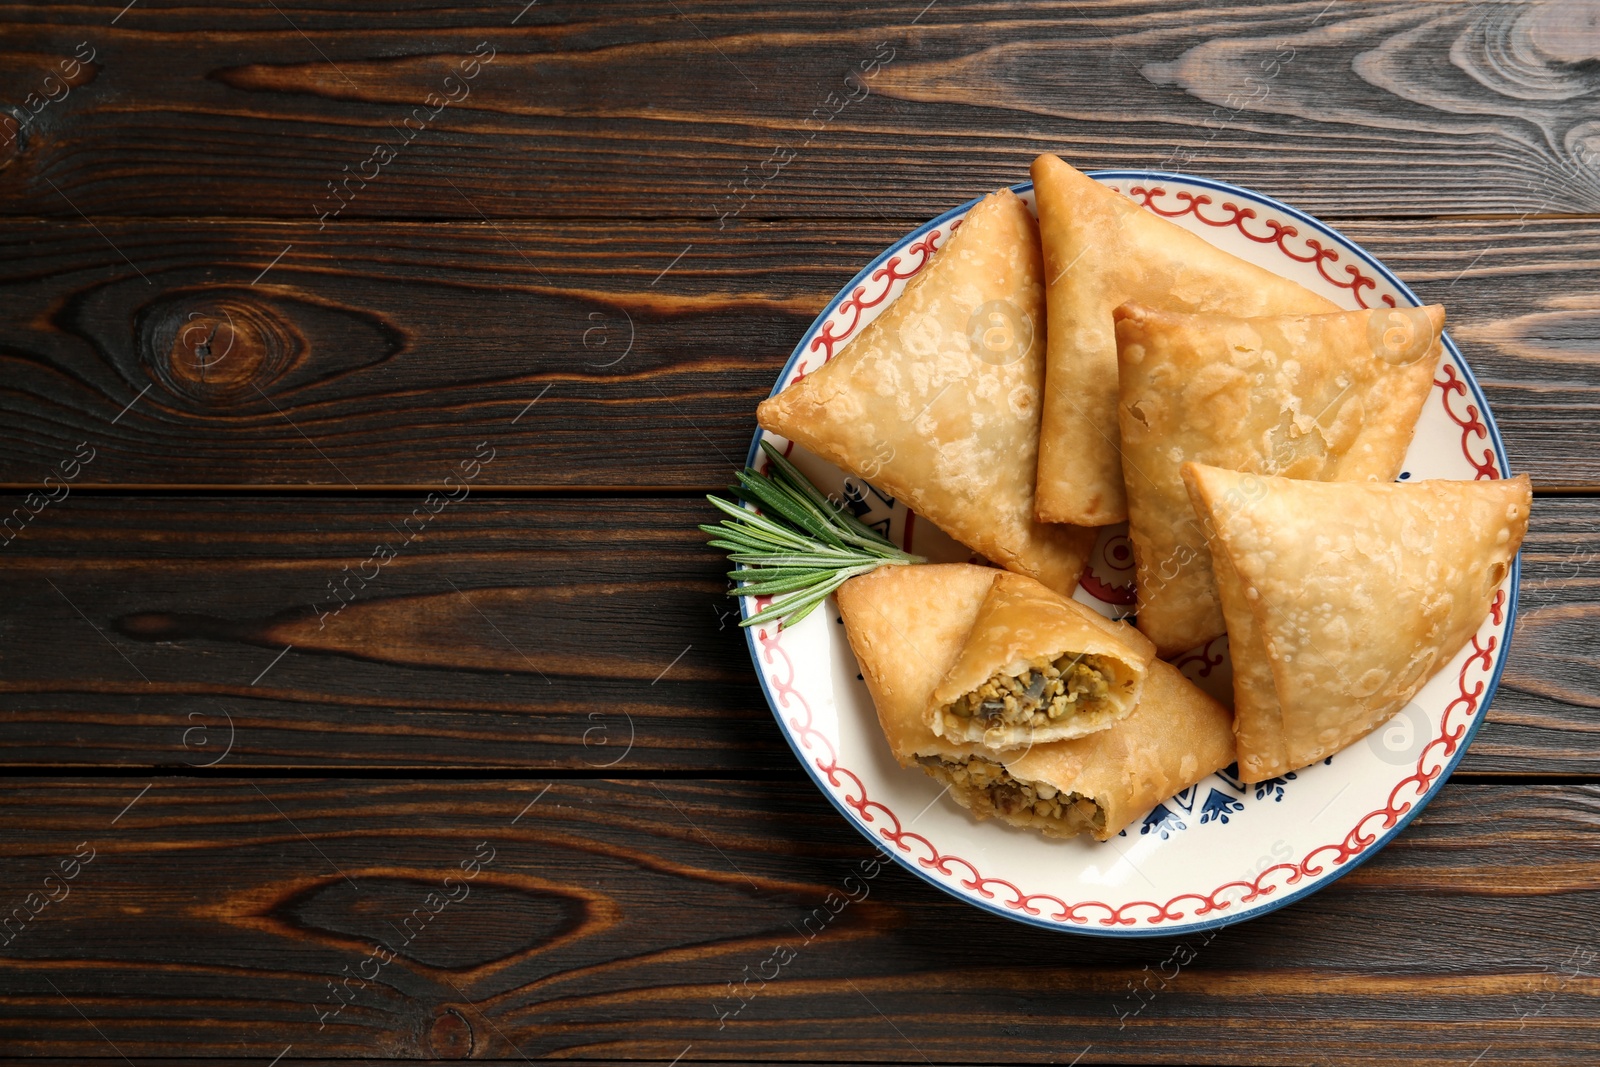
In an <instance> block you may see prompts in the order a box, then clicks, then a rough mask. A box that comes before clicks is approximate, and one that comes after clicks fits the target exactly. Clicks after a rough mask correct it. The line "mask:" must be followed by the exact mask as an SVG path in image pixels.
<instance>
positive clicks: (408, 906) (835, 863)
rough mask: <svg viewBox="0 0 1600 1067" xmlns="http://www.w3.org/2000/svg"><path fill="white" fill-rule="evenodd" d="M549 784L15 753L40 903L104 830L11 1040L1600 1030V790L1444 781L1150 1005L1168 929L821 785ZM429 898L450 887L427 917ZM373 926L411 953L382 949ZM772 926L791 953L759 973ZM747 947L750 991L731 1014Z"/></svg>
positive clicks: (1384, 1045) (811, 1045)
mask: <svg viewBox="0 0 1600 1067" xmlns="http://www.w3.org/2000/svg"><path fill="white" fill-rule="evenodd" d="M546 784H547V783H537V782H508V781H471V782H452V783H415V782H405V781H395V782H388V783H371V782H350V781H302V780H275V781H259V782H254V783H250V782H230V783H225V784H224V783H199V782H192V781H191V782H183V781H171V780H162V781H158V782H156V783H155V784H154V785H152V786H151V788H150V789H149V790H148V792H144V793H141V792H140V789H141V787H142V783H138V782H136V781H127V782H101V781H94V782H81V781H62V780H55V781H48V782H29V781H20V780H11V781H8V782H6V783H5V784H4V786H3V787H0V788H3V793H4V798H5V806H6V811H7V818H8V823H9V826H10V831H9V832H8V834H7V835H6V838H5V840H4V841H3V842H0V855H3V856H4V862H5V864H6V868H7V871H8V878H7V885H8V889H9V892H10V894H11V895H12V896H14V897H16V898H18V899H17V901H15V903H18V904H20V903H21V900H22V897H23V895H24V894H25V893H26V892H28V891H30V890H32V888H33V885H34V883H36V882H39V883H41V884H42V879H43V878H44V876H45V875H46V874H48V873H49V872H50V871H51V870H54V869H55V868H56V867H57V865H58V864H59V862H60V859H61V858H62V857H65V856H69V855H71V854H73V853H74V852H75V851H82V850H83V849H89V850H92V851H93V858H92V859H91V860H89V861H88V862H87V863H86V864H81V865H80V867H79V869H78V873H77V876H76V878H74V879H71V880H69V881H67V882H66V885H67V889H68V892H67V895H65V896H64V897H61V898H60V899H59V900H58V901H57V902H56V903H54V904H50V905H48V906H46V907H45V908H44V909H43V910H42V911H41V912H40V913H39V914H38V915H37V916H36V917H35V918H34V919H33V920H32V921H31V922H29V923H27V924H26V925H21V926H18V925H15V924H14V926H13V928H12V929H13V931H18V932H14V933H13V935H12V940H11V943H10V944H8V945H7V946H6V948H5V951H4V954H3V956H0V973H3V975H4V978H3V981H4V983H5V986H6V988H7V990H8V993H9V997H8V1010H7V1012H6V1014H5V1017H4V1018H3V1019H0V1042H3V1044H4V1046H5V1047H6V1048H7V1050H8V1051H9V1052H11V1053H12V1054H13V1055H28V1054H32V1053H49V1054H52V1055H56V1056H82V1057H104V1056H110V1055H114V1053H112V1051H111V1049H110V1048H109V1047H108V1045H114V1046H115V1048H116V1050H117V1051H120V1052H121V1053H122V1054H123V1055H127V1056H171V1055H177V1054H180V1053H181V1054H183V1055H189V1056H235V1057H247V1058H249V1059H252V1060H256V1059H259V1060H260V1062H263V1063H264V1062H266V1061H267V1060H269V1059H271V1057H272V1056H274V1055H277V1054H278V1053H279V1052H281V1051H282V1050H283V1049H284V1047H285V1046H286V1045H289V1044H292V1045H293V1046H294V1055H295V1056H304V1057H314V1056H351V1057H353V1056H372V1055H378V1056H386V1057H405V1056H431V1057H441V1056H445V1057H448V1056H450V1055H452V1054H454V1055H468V1054H470V1055H472V1056H483V1057H492V1058H500V1059H511V1058H516V1057H518V1056H519V1055H521V1056H527V1057H529V1058H545V1057H560V1058H597V1059H623V1060H633V1059H653V1060H659V1061H662V1062H665V1061H668V1060H671V1059H672V1058H673V1057H675V1056H679V1055H683V1056H684V1057H685V1059H686V1060H688V1061H700V1062H705V1061H712V1060H722V1059H733V1060H738V1059H746V1060H758V1061H766V1060H817V1059H833V1058H850V1059H856V1060H863V1059H864V1060H872V1061H880V1062H881V1061H889V1062H922V1061H923V1060H924V1059H927V1060H931V1061H934V1062H947V1061H973V1060H981V1061H983V1062H1043V1061H1045V1060H1055V1061H1057V1062H1061V1061H1063V1060H1070V1058H1071V1057H1072V1056H1073V1055H1077V1054H1078V1053H1079V1052H1080V1050H1083V1049H1085V1047H1089V1048H1092V1049H1093V1050H1094V1051H1093V1053H1092V1054H1091V1055H1089V1056H1087V1057H1086V1058H1085V1060H1084V1061H1081V1062H1100V1063H1105V1062H1144V1063H1151V1062H1159V1063H1168V1062H1172V1063H1176V1062H1187V1061H1192V1057H1193V1055H1194V1053H1195V1051H1196V1050H1203V1053H1202V1054H1203V1056H1204V1057H1205V1058H1206V1059H1208V1060H1211V1061H1213V1062H1261V1061H1269V1060H1270V1061H1275V1062H1278V1061H1283V1060H1285V1059H1292V1060H1295V1061H1296V1062H1315V1063H1327V1064H1344V1063H1356V1062H1361V1063H1374V1062H1396V1063H1398V1062H1425V1063H1437V1064H1452V1063H1454V1064H1459V1063H1464V1062H1470V1060H1471V1059H1472V1057H1473V1056H1476V1055H1479V1054H1480V1053H1483V1051H1484V1050H1485V1049H1486V1048H1487V1049H1489V1050H1490V1052H1491V1054H1492V1053H1493V1052H1495V1051H1496V1050H1498V1051H1499V1052H1500V1053H1501V1056H1502V1059H1503V1060H1504V1061H1505V1062H1518V1063H1536V1062H1548V1063H1559V1062H1575V1061H1578V1060H1581V1059H1583V1058H1585V1057H1586V1056H1589V1055H1592V1054H1593V1052H1594V1051H1595V1050H1596V1048H1600V1008H1597V1003H1600V1002H1597V996H1596V994H1597V993H1600V986H1597V984H1596V981H1595V979H1594V978H1593V977H1592V976H1591V975H1592V966H1591V961H1592V960H1593V957H1594V953H1595V949H1594V946H1593V944H1592V938H1593V929H1592V923H1591V922H1590V921H1589V916H1590V915H1591V914H1592V912H1593V909H1594V907H1595V906H1596V904H1597V903H1600V864H1597V861H1596V856H1597V855H1600V852H1597V847H1596V846H1597V843H1600V842H1597V840H1596V833H1597V827H1600V790H1596V789H1595V788H1593V787H1577V786H1572V787H1525V786H1515V787H1514V786H1463V785H1451V786H1448V787H1447V788H1446V789H1445V791H1444V793H1443V795H1442V796H1441V797H1440V798H1439V799H1438V800H1437V801H1436V802H1435V803H1434V804H1433V805H1432V806H1431V807H1430V808H1429V809H1428V810H1427V811H1426V812H1425V813H1424V814H1423V815H1422V816H1421V817H1420V818H1418V819H1417V820H1416V822H1415V823H1414V824H1413V825H1412V826H1411V827H1409V828H1408V829H1407V830H1406V831H1405V832H1404V833H1403V834H1402V835H1401V836H1400V837H1399V838H1397V839H1396V841H1395V842H1394V843H1393V844H1392V845H1391V846H1390V847H1388V848H1386V849H1385V850H1383V851H1382V852H1381V853H1380V854H1379V855H1378V856H1377V857H1375V858H1374V859H1373V860H1371V861H1370V862H1368V863H1367V864H1366V865H1364V866H1362V867H1360V868H1359V869H1357V870H1356V871H1354V872H1353V873H1352V874H1350V875H1349V876H1348V877H1345V878H1344V879H1342V880H1340V881H1339V882H1337V883H1335V884H1333V885H1331V886H1330V887H1329V888H1327V889H1325V890H1323V891H1321V892H1319V893H1318V894H1317V895H1315V896H1314V897H1312V898H1309V899H1308V900H1306V901H1303V902H1300V903H1298V904H1295V905H1292V906H1290V907H1288V908H1286V909H1284V910H1281V911H1278V912H1275V913H1272V914H1270V915H1267V916H1263V917H1261V918H1258V919H1255V920H1252V921H1250V922H1248V923H1244V924H1242V925H1240V926H1236V927H1231V928H1227V929H1224V930H1222V931H1221V932H1219V933H1217V934H1216V935H1215V937H1211V938H1208V937H1206V935H1204V934H1201V935H1196V936H1191V937H1188V938H1185V939H1183V941H1184V943H1186V944H1187V945H1188V947H1189V949H1190V950H1191V951H1192V952H1193V955H1194V958H1193V960H1192V962H1190V963H1189V965H1188V966H1186V967H1180V968H1176V970H1177V971H1178V973H1177V974H1176V975H1175V976H1174V975H1173V974H1172V969H1170V968H1169V969H1167V971H1166V973H1167V977H1166V978H1165V979H1162V978H1159V977H1158V978H1157V979H1156V980H1155V981H1150V983H1149V985H1148V987H1147V988H1148V989H1149V991H1150V992H1148V993H1146V996H1145V1006H1144V1008H1143V1010H1141V1011H1139V1012H1137V1014H1135V1013H1133V1011H1132V1008H1133V1006H1135V1005H1137V1004H1138V1003H1139V1001H1138V1000H1137V999H1136V998H1134V997H1133V995H1132V992H1131V990H1132V988H1135V987H1140V988H1145V987H1144V986H1142V985H1141V983H1144V982H1146V981H1147V975H1149V974H1155V973H1157V972H1158V971H1160V970H1162V969H1163V968H1162V964H1163V963H1164V962H1165V961H1167V960H1170V959H1172V958H1173V952H1174V950H1175V948H1176V944H1177V943H1176V942H1175V941H1174V940H1173V939H1162V940H1157V941H1153V942H1152V941H1142V940H1133V941H1128V940H1122V941H1116V940H1112V941H1106V940H1093V939H1069V938H1068V937H1067V936H1066V935H1051V934H1046V933H1041V932H1039V931H1035V930H1032V929H1029V928H1026V927H1024V926H1021V925H1019V924H1016V923H1013V922H1011V921H1009V920H1007V919H1003V918H999V917H995V916H989V915H986V914H983V913H981V912H978V911H977V910H975V909H973V908H971V907H969V906H967V905H965V904H962V903H959V902H957V901H955V900H953V899H951V898H949V897H947V896H945V895H944V894H943V893H941V892H939V891H938V890H936V889H934V888H932V887H930V886H927V885H925V884H923V883H921V882H920V881H918V880H917V879H916V878H914V877H913V876H912V875H910V874H908V873H906V872H904V871H902V870H901V869H899V868H898V867H895V866H893V865H890V864H888V863H887V862H886V861H884V862H883V863H882V865H881V867H879V866H863V863H864V862H865V863H867V864H869V865H870V864H873V862H874V861H873V857H874V856H876V855H877V854H876V853H875V852H874V851H873V850H872V849H871V848H870V847H869V846H868V845H867V844H866V842H864V841H863V840H862V839H861V838H859V837H858V836H856V834H855V833H854V832H853V831H852V830H850V829H849V828H848V827H847V826H846V825H845V823H844V822H843V821H842V820H841V819H840V818H839V816H838V815H837V814H836V813H835V812H834V811H833V809H831V808H830V807H829V806H828V805H827V804H826V803H825V802H824V801H822V800H821V798H819V797H818V796H817V795H816V794H815V792H814V791H812V790H811V788H810V787H809V786H808V785H792V786H791V785H785V784H777V783H763V784H754V783H749V784H747V783H738V782H722V783H696V782H670V783H668V782H662V783H611V782H585V783H577V782H556V783H554V784H550V785H549V788H548V791H547V792H546V791H545V790H546ZM534 802H536V803H534ZM530 803H532V806H531V807H530V806H529V805H530ZM80 843H83V844H82V845H80ZM83 854H85V855H87V852H83ZM475 855H476V856H481V857H485V858H486V860H487V861H486V862H483V863H481V864H480V867H479V869H478V870H477V872H476V874H475V877H473V878H472V879H464V873H466V872H467V871H470V870H471V868H470V866H469V867H468V868H463V867H462V863H463V862H464V861H465V862H469V863H470V860H471V858H472V857H474V856H475ZM1487 870H1493V871H1496V872H1497V874H1496V877H1495V878H1493V879H1487V878H1484V877H1483V876H1482V874H1481V872H1483V871H1487ZM852 873H854V874H855V875H856V877H855V878H854V879H853V880H851V881H847V880H846V879H847V878H848V877H849V876H850V875H851V874H852ZM447 876H453V878H454V879H455V882H454V883H453V884H447V883H445V881H444V879H445V878H446V877H447ZM60 881H61V879H60V878H59V877H58V879H57V882H58V883H59V882H60ZM461 885H466V895H465V897H464V898H462V899H460V900H458V901H456V902H452V903H450V904H448V905H439V904H437V903H435V902H432V901H429V902H428V903H427V905H426V908H425V907H424V902H425V901H427V900H428V894H429V893H430V892H438V893H444V892H449V893H452V894H454V895H456V896H458V897H459V896H460V895H461V889H460V888H459V886H461ZM841 887H843V888H842V890H841ZM55 892H56V893H57V895H58V897H60V894H61V890H60V889H56V890H55ZM830 893H833V894H834V896H833V897H830V896H829V894H830ZM846 894H848V896H850V897H854V898H855V902H854V903H850V904H846V905H843V906H840V905H837V904H834V905H831V906H830V907H837V908H838V909H839V910H838V911H837V914H835V915H832V916H831V918H830V921H828V922H827V923H825V924H824V923H821V922H820V921H818V920H816V919H814V918H811V917H812V916H813V915H814V910H815V909H818V908H823V907H824V906H825V903H826V902H827V901H829V900H843V899H845V895H846ZM419 908H422V909H424V910H425V911H426V910H427V909H428V908H432V909H434V910H435V911H436V912H437V918H436V919H433V920H431V923H430V924H426V925H423V924H420V923H414V922H413V921H412V920H410V918H409V917H410V916H411V914H412V912H413V910H414V909H419ZM824 914H828V910H827V909H826V908H825V910H824ZM1444 915H1448V917H1449V918H1448V921H1441V916H1444ZM808 918H810V920H811V921H810V924H809V925H806V923H807V920H808ZM818 930H820V931H821V932H820V934H819V933H817V931H818ZM1399 931H1405V932H1406V933H1405V934H1404V936H1400V935H1399V934H1398V933H1397V932H1399ZM808 932H809V933H811V934H812V937H811V938H810V939H809V940H808V939H807V937H806V933H808ZM1421 939H1426V949H1425V950H1420V945H1419V941H1420V940H1421ZM375 943H383V944H384V945H386V946H387V948H388V949H389V950H390V951H393V952H394V953H395V954H396V958H395V959H394V961H393V962H391V963H389V964H388V965H387V966H384V967H381V968H379V967H377V966H376V965H375V962H374V961H371V960H370V957H371V954H372V953H373V951H374V948H373V946H374V944H375ZM777 947H784V948H788V949H789V950H790V951H791V952H793V953H794V958H793V959H792V960H790V961H789V962H788V963H787V965H786V966H784V967H782V968H780V970H779V973H778V975H777V977H775V978H773V979H772V980H771V981H770V982H769V983H768V984H767V985H766V986H765V988H761V987H760V984H759V979H756V978H755V977H753V976H754V975H756V974H757V972H758V971H762V970H763V968H762V964H763V961H766V960H768V959H770V958H772V957H773V955H774V953H775V951H776V948H777ZM363 961H369V962H367V963H365V964H364V963H363ZM1145 968H1149V971H1146V970H1145ZM746 969H748V973H749V974H750V975H751V976H752V978H751V981H750V985H749V987H748V988H749V989H750V990H757V991H758V992H756V993H755V994H753V995H751V996H749V997H748V998H747V999H748V1003H747V1004H746V1006H745V1007H744V1008H743V1009H742V1010H741V1011H740V1012H739V1014H738V1015H736V1016H731V1015H730V1017H729V1018H727V1019H726V1020H725V1021H724V1025H722V1026H721V1027H720V1028H719V1012H720V1011H731V1010H732V1008H733V1007H734V1005H735V1004H736V1002H735V1001H733V1000H731V999H730V998H729V995H728V992H727V989H728V986H729V984H730V983H742V981H743V979H744V978H745V975H746ZM769 972H770V969H769ZM347 977H349V978H350V979H351V980H350V981H349V983H348V984H347V985H346V984H345V982H344V980H345V979H346V978H347ZM336 982H337V983H339V984H340V985H341V986H342V987H343V989H344V992H343V993H342V995H341V994H339V993H335V992H332V991H330V986H331V985H332V984H333V983H336ZM1162 985H1164V986H1165V988H1162ZM335 996H341V1001H342V1002H347V1003H346V1006H345V1007H344V1008H343V1009H342V1010H341V1011H339V1012H338V1013H337V1014H332V1012H333V1008H334V1005H335V1004H336V1003H339V1002H341V1001H336V1000H334V999H333V998H334V997H335ZM714 1003H715V1004H716V1005H717V1006H716V1007H714V1006H713V1005H714ZM319 1005H320V1006H319ZM80 1012H81V1014H80ZM319 1020H320V1021H321V1023H322V1024H323V1025H322V1026H321V1028H320V1029H319ZM1119 1020H1120V1028H1119ZM797 1028H803V1029H804V1030H805V1032H806V1034H807V1038H806V1041H805V1042H804V1043H803V1044H797V1043H796V1042H795V1034H796V1032H797ZM441 1044H442V1045H444V1046H445V1047H443V1048H441V1047H440V1046H441ZM1308 1048H1309V1049H1315V1050H1316V1052H1315V1058H1314V1059H1307V1058H1304V1057H1306V1050H1307V1049H1308ZM1487 1058H1488V1056H1487V1055H1485V1059H1487Z"/></svg>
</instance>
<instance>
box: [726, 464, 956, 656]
mask: <svg viewBox="0 0 1600 1067" xmlns="http://www.w3.org/2000/svg"><path fill="white" fill-rule="evenodd" d="M761 448H762V450H763V451H765V452H766V454H767V458H768V459H769V460H771V461H772V471H771V473H770V474H761V473H759V472H758V471H757V470H756V469H755V468H754V467H746V468H745V469H744V470H742V471H740V472H739V475H738V478H739V484H738V485H731V486H729V487H728V490H729V491H730V492H732V493H733V494H735V495H736V496H737V497H739V498H740V499H742V500H745V501H747V502H749V503H751V504H754V505H755V506H756V507H759V508H760V509H761V511H762V514H757V513H756V512H754V511H751V510H749V509H748V508H745V507H741V506H739V505H738V504H735V503H733V502H732V501H729V500H724V499H723V498H722V497H718V496H708V497H706V499H707V500H709V501H711V503H712V504H713V505H715V506H716V508H717V509H718V510H719V511H721V512H722V513H723V514H725V515H727V516H728V518H726V519H724V520H723V521H722V522H720V523H718V524H717V525H715V526H701V527H700V529H702V530H704V531H705V532H706V533H708V534H710V535H711V542H710V544H711V547H712V548H720V549H724V550H725V551H726V552H727V553H728V560H729V561H730V562H732V563H737V564H739V569H738V570H736V571H729V572H728V577H729V578H732V579H734V580H735V581H738V582H742V583H744V584H742V585H740V586H739V587H738V588H737V589H730V590H729V591H728V595H729V596H769V595H770V596H774V597H775V599H774V600H773V601H772V603H770V604H768V605H767V606H766V607H765V608H763V609H761V610H760V611H758V612H756V613H755V614H754V615H752V616H750V617H749V618H748V619H745V620H744V621H743V622H741V623H740V624H739V625H740V626H753V625H755V624H756V623H760V622H770V621H772V620H773V619H776V620H777V621H778V622H779V623H780V624H782V625H784V626H793V625H794V624H795V623H797V622H799V621H800V620H801V619H803V618H805V617H806V616H807V615H809V614H811V612H812V611H813V610H814V609H815V608H816V606H817V605H818V604H820V603H822V602H823V601H824V600H826V599H827V598H828V594H830V593H832V592H833V591H834V590H835V589H837V588H839V587H840V586H841V585H843V584H844V583H845V582H848V581H849V580H850V579H851V578H854V577H856V576H857V575H859V574H866V573H868V572H869V571H874V570H877V569H878V568H879V567H886V566H904V565H905V564H908V563H925V562H927V561H926V560H924V559H923V558H922V557H921V556H913V555H911V554H910V553H907V552H902V551H900V549H898V548H896V547H895V546H894V544H893V543H891V542H890V541H888V540H887V539H886V538H884V537H883V535H881V534H879V533H878V532H877V531H876V530H874V529H872V527H870V526H868V525H866V524H865V523H863V522H862V521H861V520H860V519H858V518H856V517H855V516H854V515H852V514H851V513H850V512H849V511H847V510H846V509H844V508H841V507H840V506H839V505H837V504H835V503H834V502H833V501H831V500H829V499H828V498H827V497H825V496H823V495H822V493H821V492H820V491H818V489H817V487H816V486H814V485H812V484H811V483H810V482H809V481H807V480H806V476H805V475H804V474H801V473H800V471H799V469H798V468H797V467H795V465H794V464H793V463H790V462H789V461H788V460H787V459H786V458H784V455H783V453H781V452H779V451H778V450H777V449H776V448H773V447H772V445H770V444H768V443H767V442H766V441H762V442H761Z"/></svg>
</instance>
